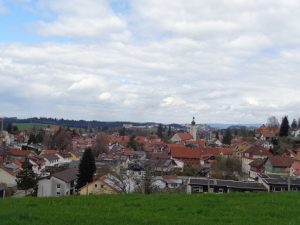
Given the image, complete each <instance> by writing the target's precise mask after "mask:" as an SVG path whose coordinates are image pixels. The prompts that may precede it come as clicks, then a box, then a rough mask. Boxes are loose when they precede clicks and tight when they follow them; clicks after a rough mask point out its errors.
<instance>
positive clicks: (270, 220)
mask: <svg viewBox="0 0 300 225" xmlns="http://www.w3.org/2000/svg"><path fill="white" fill-rule="evenodd" d="M299 210H300V193H278V194H266V193H264V194H223V195H151V196H142V195H122V196H120V195H119V196H89V197H85V196H83V197H65V198H43V199H41V198H39V199H36V198H26V199H6V200H0V224H1V225H7V224H14V225H15V224H18V225H19V224H30V225H35V224H44V225H52V224H56V225H60V224H62V225H71V224H72V225H76V224H80V225H81V224H82V225H89V224H101V225H104V224H135V225H143V224H153V225H154V224H155V225H159V224H171V225H175V224H178V225H184V224H189V225H192V224H205V225H209V224H214V225H215V224H249V225H250V224H251V225H253V224H254V225H259V224H262V225H268V224H270V225H271V224H272V225H280V224H284V225H287V224H289V225H296V224H300V213H299Z"/></svg>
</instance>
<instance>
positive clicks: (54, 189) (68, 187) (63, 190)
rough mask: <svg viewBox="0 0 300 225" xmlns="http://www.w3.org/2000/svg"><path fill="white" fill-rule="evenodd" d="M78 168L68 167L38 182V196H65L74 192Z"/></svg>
mask: <svg viewBox="0 0 300 225" xmlns="http://www.w3.org/2000/svg"><path fill="white" fill-rule="evenodd" d="M77 174H78V170H77V169H74V168H69V169H66V170H64V171H61V172H58V173H55V174H53V175H52V176H51V177H50V178H44V179H42V180H40V181H39V182H38V197H49V196H66V195H75V194H76V189H75V187H76V184H77V183H76V182H77V178H78V177H77Z"/></svg>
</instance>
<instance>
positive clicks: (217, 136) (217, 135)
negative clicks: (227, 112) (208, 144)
mask: <svg viewBox="0 0 300 225" xmlns="http://www.w3.org/2000/svg"><path fill="white" fill-rule="evenodd" d="M216 139H217V140H219V139H220V137H219V131H217V132H216Z"/></svg>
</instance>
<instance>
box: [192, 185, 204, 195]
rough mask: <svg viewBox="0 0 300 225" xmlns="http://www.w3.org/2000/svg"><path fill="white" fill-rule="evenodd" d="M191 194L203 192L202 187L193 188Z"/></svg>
mask: <svg viewBox="0 0 300 225" xmlns="http://www.w3.org/2000/svg"><path fill="white" fill-rule="evenodd" d="M193 192H194V193H201V192H203V187H202V186H201V187H193Z"/></svg>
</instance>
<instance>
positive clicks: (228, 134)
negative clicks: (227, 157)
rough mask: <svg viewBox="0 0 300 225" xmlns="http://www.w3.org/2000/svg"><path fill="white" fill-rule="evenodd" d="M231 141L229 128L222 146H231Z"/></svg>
mask: <svg viewBox="0 0 300 225" xmlns="http://www.w3.org/2000/svg"><path fill="white" fill-rule="evenodd" d="M231 140H232V134H231V130H230V129H229V128H227V129H226V132H225V135H224V137H223V144H225V145H231Z"/></svg>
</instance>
